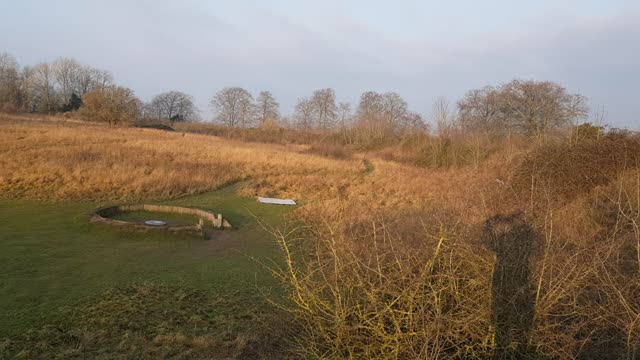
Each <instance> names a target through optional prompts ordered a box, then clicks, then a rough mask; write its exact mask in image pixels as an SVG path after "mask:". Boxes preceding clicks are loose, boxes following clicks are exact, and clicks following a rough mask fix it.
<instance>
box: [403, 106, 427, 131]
mask: <svg viewBox="0 0 640 360" xmlns="http://www.w3.org/2000/svg"><path fill="white" fill-rule="evenodd" d="M397 127H398V133H399V134H405V135H412V134H423V133H426V132H427V131H429V126H428V125H427V123H426V122H425V121H424V118H423V117H422V115H420V114H418V113H416V112H410V111H409V112H407V113H406V114H405V115H404V116H403V117H402V118H401V119H400V121H399V124H398V126H397Z"/></svg>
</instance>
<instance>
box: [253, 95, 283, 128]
mask: <svg viewBox="0 0 640 360" xmlns="http://www.w3.org/2000/svg"><path fill="white" fill-rule="evenodd" d="M279 108H280V104H279V103H278V101H277V100H276V99H275V97H274V96H273V94H271V92H270V91H261V92H260V94H258V97H257V98H256V112H257V115H258V121H259V122H260V124H263V123H264V122H265V121H267V120H278V118H279V117H280V112H279Z"/></svg>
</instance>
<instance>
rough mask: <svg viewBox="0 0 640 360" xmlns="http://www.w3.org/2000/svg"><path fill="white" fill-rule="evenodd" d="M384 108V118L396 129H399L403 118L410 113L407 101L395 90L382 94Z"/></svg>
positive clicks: (390, 126)
mask: <svg viewBox="0 0 640 360" xmlns="http://www.w3.org/2000/svg"><path fill="white" fill-rule="evenodd" d="M382 108H383V111H382V116H383V120H384V121H385V122H386V123H387V125H388V126H389V128H391V129H393V130H394V131H395V130H397V129H398V127H399V126H398V125H399V124H400V122H401V120H402V119H403V118H405V117H406V116H407V114H408V113H409V110H408V106H407V102H406V101H405V100H404V99H403V98H402V96H400V95H399V94H398V93H394V92H388V93H385V94H383V95H382Z"/></svg>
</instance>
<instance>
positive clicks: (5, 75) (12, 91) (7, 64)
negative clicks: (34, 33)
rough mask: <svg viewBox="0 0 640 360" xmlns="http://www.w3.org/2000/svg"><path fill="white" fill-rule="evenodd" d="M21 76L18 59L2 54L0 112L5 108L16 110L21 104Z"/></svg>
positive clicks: (0, 66)
mask: <svg viewBox="0 0 640 360" xmlns="http://www.w3.org/2000/svg"><path fill="white" fill-rule="evenodd" d="M19 90H20V76H19V67H18V62H17V61H16V59H15V58H14V57H13V56H11V55H9V54H8V53H0V111H1V110H2V108H3V107H4V106H7V107H9V106H11V107H13V108H14V109H15V108H17V107H18V106H19V105H20V104H19V103H20V92H19Z"/></svg>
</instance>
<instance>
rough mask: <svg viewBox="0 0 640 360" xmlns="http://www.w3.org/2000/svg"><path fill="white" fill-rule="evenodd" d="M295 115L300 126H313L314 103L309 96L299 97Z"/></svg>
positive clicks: (305, 127)
mask: <svg viewBox="0 0 640 360" xmlns="http://www.w3.org/2000/svg"><path fill="white" fill-rule="evenodd" d="M294 116H295V122H296V125H297V126H298V128H300V129H305V130H309V129H311V128H312V127H313V104H312V103H311V101H310V100H309V99H308V98H300V99H298V102H296V106H295V115H294Z"/></svg>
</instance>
